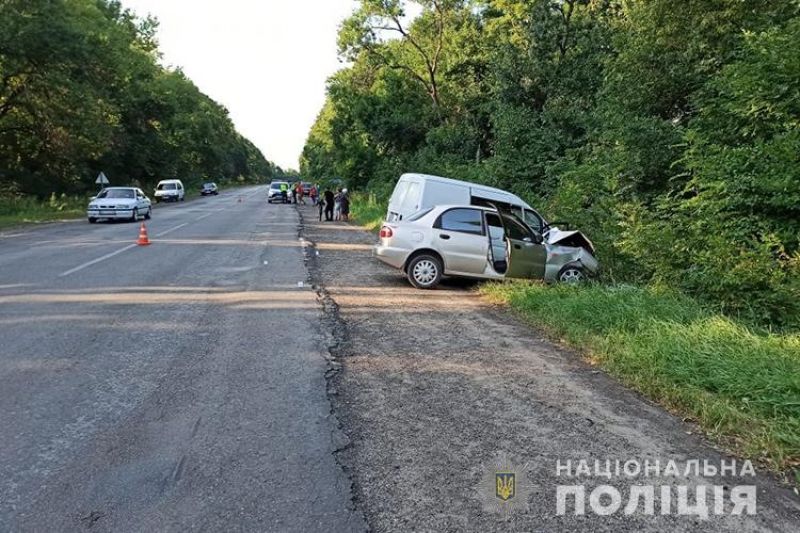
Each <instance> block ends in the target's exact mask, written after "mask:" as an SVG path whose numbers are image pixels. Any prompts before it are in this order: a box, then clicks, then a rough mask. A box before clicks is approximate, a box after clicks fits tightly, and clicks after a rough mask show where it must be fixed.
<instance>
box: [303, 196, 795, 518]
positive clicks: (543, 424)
mask: <svg viewBox="0 0 800 533" xmlns="http://www.w3.org/2000/svg"><path fill="white" fill-rule="evenodd" d="M300 211H301V214H302V216H303V219H304V224H303V230H302V233H303V236H304V237H305V238H306V239H307V240H308V241H310V244H311V252H310V253H309V258H310V268H311V272H312V278H313V282H314V284H315V285H316V286H317V288H318V290H319V292H320V294H321V295H322V296H323V297H324V298H326V301H327V305H326V308H327V310H328V313H329V324H330V327H331V328H333V329H334V330H335V331H334V335H333V336H334V338H335V339H337V340H336V343H335V344H334V346H333V350H332V351H333V355H334V356H335V357H336V359H337V362H338V363H339V365H340V367H339V371H338V372H335V373H333V374H332V375H331V376H330V379H329V383H328V387H329V396H330V398H331V402H332V405H333V409H334V412H335V414H336V416H337V417H338V419H339V421H340V423H341V424H342V429H343V431H344V433H345V434H346V435H348V437H349V443H348V444H347V445H346V446H343V447H342V449H341V450H340V451H339V452H337V458H338V460H339V462H340V463H341V464H342V466H343V467H344V469H345V471H346V472H347V473H348V474H349V475H350V476H351V478H352V480H353V486H354V500H355V502H356V505H357V506H358V507H359V508H360V509H361V510H362V511H363V513H364V515H365V516H366V518H367V521H368V523H369V525H370V527H371V528H372V529H373V530H375V531H398V530H402V531H410V530H415V531H420V530H425V531H427V530H437V531H465V530H469V531H494V530H498V531H500V530H502V531H523V530H524V531H553V530H592V531H606V530H607V531H612V530H613V531H663V530H689V529H691V530H696V531H698V530H699V531H719V530H731V531H782V530H783V531H788V530H791V529H795V528H796V527H798V524H800V505H798V502H797V499H796V497H795V496H794V495H793V494H792V493H791V491H790V490H788V489H786V488H784V487H781V486H780V485H779V484H778V482H777V481H776V480H774V479H773V478H771V477H769V476H764V475H761V474H758V475H756V476H755V477H751V476H744V477H739V476H736V477H731V476H726V477H724V478H722V477H713V478H704V477H703V476H702V475H700V476H698V475H695V473H694V470H692V467H691V466H690V465H692V461H694V460H699V461H700V465H701V467H702V463H703V460H707V461H709V463H710V464H715V465H717V466H719V465H720V464H721V461H723V460H725V461H726V463H727V464H730V462H729V461H730V460H731V458H729V457H725V456H723V455H722V454H720V453H719V452H718V451H717V450H715V449H714V448H712V447H711V445H709V444H708V443H707V442H705V441H704V440H703V439H702V437H699V436H698V435H696V434H694V432H695V430H694V428H693V427H692V426H691V425H689V424H686V423H684V422H683V421H681V420H680V419H677V418H675V417H673V416H672V415H670V414H668V413H666V412H664V411H663V410H662V409H661V408H659V407H658V406H655V405H653V404H652V403H650V402H648V401H647V400H645V399H643V398H642V397H640V396H639V395H637V394H635V393H633V392H631V391H629V390H627V389H625V388H624V387H622V386H621V385H620V384H618V383H617V382H615V381H614V380H612V379H611V378H609V377H608V376H607V375H605V374H604V373H602V372H598V371H597V370H596V369H594V368H592V367H591V366H589V365H587V364H585V363H584V362H583V361H582V360H581V358H580V357H579V356H578V355H576V354H574V353H571V352H569V351H567V350H564V349H563V348H561V347H558V346H555V345H553V344H552V343H550V342H548V341H547V340H545V339H544V338H543V337H542V336H540V335H538V334H537V333H536V332H535V331H533V330H531V329H530V328H529V327H527V326H525V325H524V324H522V323H521V322H519V321H518V320H517V319H515V318H514V317H513V316H512V315H511V314H510V313H508V312H507V311H506V310H505V309H504V308H500V307H496V306H493V305H491V304H490V303H488V302H487V301H486V300H485V299H483V298H481V297H480V296H479V295H478V294H477V293H476V291H475V290H473V289H474V285H472V284H470V283H465V282H455V281H452V282H447V281H446V282H445V283H443V284H442V286H441V288H440V289H438V290H434V291H419V290H415V289H413V288H412V287H411V286H410V285H409V284H408V282H407V281H406V280H405V279H404V278H403V277H402V275H401V274H400V273H399V272H397V271H394V270H392V269H390V268H388V267H386V266H384V265H382V264H381V263H379V262H378V261H376V260H374V259H372V257H371V246H372V244H373V243H374V241H375V237H374V235H373V234H371V233H368V232H365V231H363V230H362V229H361V228H359V227H357V226H354V225H348V224H344V223H331V222H328V223H324V222H323V223H319V222H317V216H316V210H315V208H313V207H310V206H308V207H300ZM582 460H583V461H587V462H588V464H589V465H592V467H594V464H595V461H601V462H602V464H603V465H605V462H606V460H609V461H611V465H612V474H613V469H614V464H615V461H619V462H620V464H622V463H625V462H626V461H631V460H632V461H636V462H638V463H639V464H641V465H644V463H645V461H649V462H650V464H654V463H655V461H659V463H660V465H661V475H660V476H654V475H652V474H651V475H650V476H648V477H645V476H644V475H639V476H634V477H625V476H624V475H623V476H615V475H612V476H611V477H605V476H596V475H590V476H585V475H583V476H579V477H576V476H568V475H567V473H566V471H565V470H563V469H562V470H561V471H560V472H559V470H558V469H557V466H558V465H559V464H560V465H562V467H563V466H565V465H567V464H568V462H569V464H571V465H572V467H571V471H572V472H571V473H572V474H576V472H575V470H576V467H577V465H578V464H580V461H582ZM670 461H674V462H675V464H677V465H678V466H679V470H680V475H678V476H673V475H667V476H665V475H663V474H664V472H663V470H664V468H665V467H666V465H667V464H668V463H669V462H670ZM738 464H739V466H737V473H739V472H740V466H741V462H739V463H738ZM687 469H688V475H685V474H686V473H687ZM501 470H510V471H513V472H515V474H516V476H517V477H516V482H517V491H516V494H515V496H514V497H512V498H511V499H510V500H508V502H509V503H502V501H501V500H499V499H498V498H497V496H496V494H495V488H496V487H495V477H494V476H495V472H497V471H501ZM593 472H594V470H593ZM651 472H652V471H651ZM701 473H702V472H701ZM560 485H566V486H574V485H580V486H583V487H584V489H583V490H585V493H586V514H585V515H576V513H575V512H574V507H573V504H572V501H573V500H572V499H569V500H567V501H568V504H567V507H566V511H567V512H566V513H563V514H559V513H558V512H557V497H556V494H557V490H558V489H557V487H558V486H560ZM601 485H610V486H612V487H614V488H615V489H616V490H618V491H619V493H620V494H621V495H622V507H620V509H619V511H618V512H615V513H612V514H611V515H609V516H600V515H597V514H594V513H592V511H591V509H590V505H589V498H588V496H589V493H590V492H592V490H594V489H595V488H597V487H598V486H601ZM632 485H644V486H655V489H654V490H655V494H656V498H658V497H659V496H658V495H659V494H660V492H659V491H660V487H661V486H666V485H668V486H670V487H671V490H672V498H675V497H676V495H677V494H678V492H677V491H678V490H679V489H680V487H681V486H685V487H688V494H689V495H690V499H689V501H690V503H692V504H693V503H694V498H695V494H697V493H698V492H700V491H703V490H705V489H703V488H699V487H703V486H706V485H708V486H709V488H708V490H709V494H708V499H709V501H710V502H713V501H714V500H713V498H712V494H711V492H710V491H711V488H710V486H712V485H714V486H721V487H724V488H721V489H720V490H721V491H724V495H725V497H724V501H725V502H726V503H725V506H724V514H721V515H718V516H717V515H714V514H713V505H711V506H710V507H709V509H712V510H711V511H710V512H711V513H712V514H711V515H710V516H709V517H708V518H707V519H703V518H702V517H701V516H698V515H697V514H689V515H686V514H685V513H684V515H679V514H678V513H677V511H676V509H675V508H676V505H677V501H673V502H672V506H673V511H672V512H670V513H668V514H666V515H663V516H662V515H660V514H658V513H659V509H660V507H659V502H661V500H657V502H656V507H655V509H656V511H655V512H656V515H652V514H647V513H646V512H645V506H644V505H643V502H640V501H639V500H638V499H635V498H629V496H630V495H631V486H632ZM738 485H754V486H755V487H756V490H757V512H756V514H755V515H753V516H738V515H737V516H731V514H730V511H731V504H730V491H731V489H732V487H735V486H738ZM637 490H638V489H637ZM629 499H631V500H632V505H633V504H637V505H638V507H637V508H635V510H634V512H632V513H630V514H626V513H624V512H623V508H624V507H625V506H626V504H627V503H628V501H629ZM604 503H605V500H604ZM634 507H636V506H634Z"/></svg>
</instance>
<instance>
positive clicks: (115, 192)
mask: <svg viewBox="0 0 800 533" xmlns="http://www.w3.org/2000/svg"><path fill="white" fill-rule="evenodd" d="M97 197H98V198H134V193H133V189H106V190H104V191H102V192H100V194H98V195H97Z"/></svg>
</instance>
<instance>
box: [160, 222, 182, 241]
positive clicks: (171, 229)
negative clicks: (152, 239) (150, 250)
mask: <svg viewBox="0 0 800 533" xmlns="http://www.w3.org/2000/svg"><path fill="white" fill-rule="evenodd" d="M188 225H189V223H188V222H184V223H183V224H178V225H177V226H175V227H174V228H169V229H168V230H164V231H162V232H161V233H157V234H156V237H163V236H164V235H166V234H167V233H172V232H173V231H175V230H176V229H181V228H182V227H184V226H188Z"/></svg>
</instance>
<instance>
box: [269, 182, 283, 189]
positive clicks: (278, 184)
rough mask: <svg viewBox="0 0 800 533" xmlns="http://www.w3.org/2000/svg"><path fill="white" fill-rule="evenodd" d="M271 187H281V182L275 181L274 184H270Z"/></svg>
mask: <svg viewBox="0 0 800 533" xmlns="http://www.w3.org/2000/svg"><path fill="white" fill-rule="evenodd" d="M269 188H270V189H280V188H281V184H280V183H273V184H271V185H270V186H269Z"/></svg>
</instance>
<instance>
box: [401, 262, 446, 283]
mask: <svg viewBox="0 0 800 533" xmlns="http://www.w3.org/2000/svg"><path fill="white" fill-rule="evenodd" d="M406 274H407V275H408V281H410V282H411V284H412V285H413V286H414V287H416V288H418V289H433V288H434V287H436V286H437V285H438V284H439V281H441V279H442V262H441V261H440V260H439V258H437V257H435V256H433V255H427V254H423V255H418V256H417V257H415V258H414V259H412V260H411V261H410V262H409V263H408V268H407V269H406Z"/></svg>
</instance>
